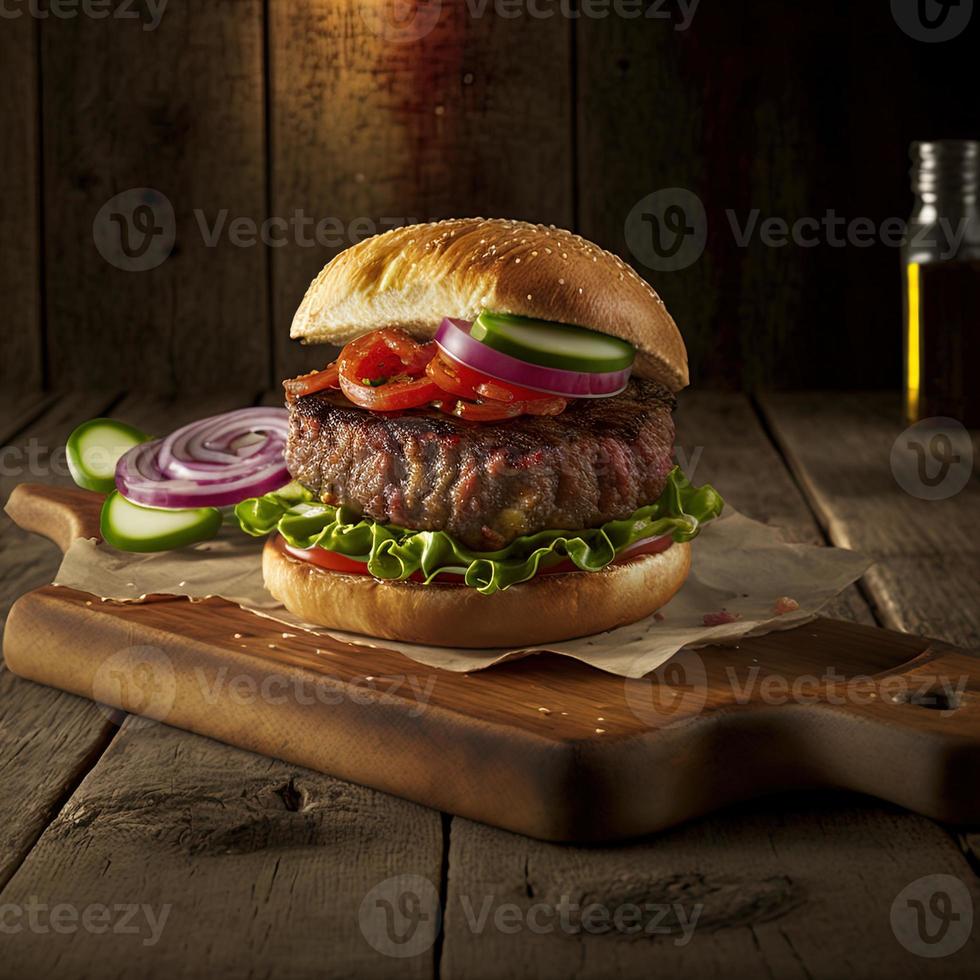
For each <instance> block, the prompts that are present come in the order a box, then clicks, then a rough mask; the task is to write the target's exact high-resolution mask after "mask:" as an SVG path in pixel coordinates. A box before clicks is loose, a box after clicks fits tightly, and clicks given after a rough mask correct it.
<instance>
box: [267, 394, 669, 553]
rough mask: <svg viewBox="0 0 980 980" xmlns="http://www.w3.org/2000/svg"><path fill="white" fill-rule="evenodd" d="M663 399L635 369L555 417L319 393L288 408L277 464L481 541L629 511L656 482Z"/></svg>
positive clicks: (351, 499)
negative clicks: (411, 408) (471, 418)
mask: <svg viewBox="0 0 980 980" xmlns="http://www.w3.org/2000/svg"><path fill="white" fill-rule="evenodd" d="M673 408H674V398H673V395H671V393H670V392H669V391H668V390H667V389H666V388H664V387H663V386H661V385H659V384H656V383H654V382H652V381H644V380H640V379H634V380H632V381H631V382H630V383H629V386H628V387H627V389H626V390H625V391H624V392H623V393H622V394H621V395H616V396H615V397H612V398H598V399H587V400H580V401H573V402H572V403H570V404H569V406H568V408H567V409H565V411H564V412H563V413H562V414H561V415H558V416H555V417H542V416H521V417H520V418H516V419H508V420H505V421H501V422H488V423H473V422H464V421H462V420H461V419H457V418H454V417H452V416H448V415H443V414H440V413H438V412H435V411H428V410H426V411H415V412H406V413H404V414H400V415H379V414H374V413H372V412H368V411H365V410H363V409H360V408H357V407H355V406H354V405H352V404H350V403H349V402H347V401H346V399H344V398H343V397H342V396H339V395H335V394H332V393H318V394H313V395H307V396H305V397H303V398H299V399H297V400H296V401H295V402H293V404H292V405H291V406H290V421H289V440H288V443H287V446H286V462H287V464H288V466H289V471H290V473H291V474H292V476H293V478H294V479H297V480H299V481H300V482H301V483H303V484H304V485H305V486H307V487H309V488H310V489H311V490H313V491H314V492H315V493H316V494H317V495H318V496H319V497H320V498H321V499H322V500H323V501H325V502H326V503H330V504H342V505H344V506H346V507H350V508H352V509H353V510H354V511H355V512H357V513H358V514H362V515H364V516H366V517H370V518H372V519H373V520H375V521H379V522H381V523H386V524H396V525H399V526H401V527H407V528H415V529H418V530H428V531H447V532H448V533H449V534H451V535H452V536H453V537H454V538H456V540H457V541H460V542H462V543H463V544H465V545H467V546H468V547H470V548H474V549H477V550H480V551H490V550H494V549H496V548H501V547H503V546H504V545H505V544H508V543H509V542H510V541H512V540H513V539H514V538H517V537H519V536H520V535H522V534H532V533H534V532H536V531H542V530H547V529H550V528H559V529H567V530H581V529H583V528H589V527H595V526H597V525H599V524H603V523H605V522H606V521H609V520H613V519H615V518H622V517H628V516H629V515H630V514H632V513H633V511H635V510H636V509H637V508H639V507H642V506H644V505H645V504H649V503H652V502H653V501H655V500H656V499H657V498H658V497H659V496H660V494H661V493H662V492H663V489H664V484H665V482H666V478H667V474H668V473H669V472H670V469H671V467H672V465H673V463H672V455H673V446H674V423H673V418H672V416H671V412H672V411H673Z"/></svg>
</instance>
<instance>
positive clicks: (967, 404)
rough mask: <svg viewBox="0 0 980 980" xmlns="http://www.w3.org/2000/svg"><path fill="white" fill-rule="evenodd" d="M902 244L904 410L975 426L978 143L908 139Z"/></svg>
mask: <svg viewBox="0 0 980 980" xmlns="http://www.w3.org/2000/svg"><path fill="white" fill-rule="evenodd" d="M911 157H912V171H911V173H912V191H913V193H914V194H915V207H914V210H913V212H912V218H911V220H910V222H909V228H908V234H907V236H906V242H905V245H904V247H903V250H902V260H903V261H902V268H903V274H904V286H905V385H904V387H905V415H906V419H907V421H909V422H916V421H918V420H919V419H923V418H932V417H935V416H947V417H950V418H954V419H958V420H959V421H960V422H962V423H963V424H964V425H966V426H968V427H980V214H978V211H977V198H978V189H980V142H978V141H976V140H938V141H935V142H930V143H913V144H912V147H911Z"/></svg>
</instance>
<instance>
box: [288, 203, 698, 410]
mask: <svg viewBox="0 0 980 980" xmlns="http://www.w3.org/2000/svg"><path fill="white" fill-rule="evenodd" d="M482 310H492V311H493V312H495V313H513V314H517V315H519V316H528V317H535V318H537V319H541V320H552V321H558V322H560V323H571V324H576V325H578V326H581V327H588V328H589V329H591V330H597V331H599V332H601V333H607V334H611V335H612V336H615V337H620V338H622V339H623V340H625V341H627V342H629V343H631V344H632V345H633V346H634V347H635V348H636V349H637V359H636V364H635V367H634V372H635V373H636V374H637V375H639V376H640V377H647V378H653V379H655V380H657V381H660V382H661V383H663V384H665V385H667V387H669V388H670V389H671V390H672V391H678V390H679V389H681V388H683V387H685V385H687V383H688V372H687V351H686V349H685V347H684V341H683V339H682V338H681V335H680V332H679V331H678V329H677V325H676V324H675V323H674V320H673V318H672V317H671V316H670V314H669V313H668V312H667V309H666V307H665V306H664V304H663V301H662V300H661V299H660V297H659V296H658V295H657V293H656V292H655V291H654V290H653V288H652V287H651V286H650V285H649V284H648V283H646V282H645V281H644V280H643V279H641V278H640V277H639V276H638V275H637V274H636V272H634V271H633V269H632V268H630V266H628V265H627V264H626V263H625V262H623V260H622V259H620V258H619V256H617V255H613V254H612V253H611V252H607V251H605V250H604V249H601V248H599V247H598V246H597V245H593V244H592V243H591V242H589V241H587V240H586V239H584V238H582V237H581V236H579V235H575V234H572V232H569V231H564V230H562V229H559V228H554V227H552V226H546V225H534V224H530V223H528V222H526V221H510V220H504V219H501V218H490V219H486V218H456V219H452V220H448V221H437V222H432V223H430V224H420V225H408V226H406V227H403V228H395V229H393V230H391V231H388V232H385V233H384V234H383V235H376V236H374V237H373V238H368V239H366V240H365V241H363V242H360V243H359V244H357V245H354V246H353V247H351V248H349V249H347V250H346V251H344V252H341V254H340V255H338V256H337V257H336V258H334V259H333V260H332V261H331V262H329V263H328V264H327V265H326V266H325V267H324V269H323V270H322V271H321V273H320V274H319V276H317V278H316V279H315V280H314V281H313V283H312V284H311V285H310V288H309V289H308V290H307V293H306V296H305V297H304V298H303V302H302V303H301V304H300V307H299V309H298V310H297V311H296V316H295V317H294V318H293V324H292V328H291V330H290V336H291V337H293V338H294V339H298V340H301V341H302V342H303V343H307V344H311V343H313V344H315V343H328V344H335V345H338V346H339V345H342V344H345V343H347V342H348V341H350V340H354V339H355V338H356V337H359V336H361V335H362V334H365V333H367V332H368V331H370V330H375V329H377V328H379V327H385V326H398V327H401V328H402V329H404V330H406V331H407V332H408V333H410V334H412V335H413V336H415V337H418V338H420V339H429V338H431V337H432V336H433V335H434V334H435V332H436V329H437V328H438V326H439V324H440V323H441V322H442V319H443V318H444V317H447V316H448V317H455V318H458V319H462V320H473V319H475V318H476V317H477V316H478V315H479V313H480V312H481V311H482Z"/></svg>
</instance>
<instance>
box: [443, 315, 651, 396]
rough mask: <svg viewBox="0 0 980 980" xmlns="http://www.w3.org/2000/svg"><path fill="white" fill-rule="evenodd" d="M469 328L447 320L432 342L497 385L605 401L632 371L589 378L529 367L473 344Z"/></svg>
mask: <svg viewBox="0 0 980 980" xmlns="http://www.w3.org/2000/svg"><path fill="white" fill-rule="evenodd" d="M472 326H473V324H472V323H471V322H470V321H468V320H454V319H452V318H450V317H446V319H445V320H443V321H442V323H441V324H439V329H438V330H437V331H436V335H435V342H436V344H437V345H438V347H439V349H440V350H441V351H443V353H445V354H447V355H448V356H449V357H451V358H453V359H454V360H457V361H459V363H460V364H463V365H465V366H466V367H470V368H473V369H474V370H475V371H482V372H483V373H484V374H489V375H490V377H492V378H497V379H498V380H500V381H509V382H510V383H511V384H515V385H520V387H522V388H531V389H533V390H534V391H544V392H547V393H548V394H551V395H562V396H563V397H565V398H608V397H609V396H610V395H618V394H619V393H620V392H621V391H623V389H625V387H626V383H627V382H628V381H629V378H630V373H631V371H632V368H625V369H624V370H622V371H609V372H604V373H601V374H590V373H587V372H584V371H567V370H565V369H563V368H548V367H541V366H540V365H538V364H528V363H527V362H526V361H522V360H519V359H518V358H516V357H511V356H510V355H509V354H502V353H501V352H500V351H497V350H494V349H493V348H492V347H487V345H486V344H481V343H480V341H478V340H474V339H473V338H472V337H471V336H470V327H472Z"/></svg>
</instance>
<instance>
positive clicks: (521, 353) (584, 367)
mask: <svg viewBox="0 0 980 980" xmlns="http://www.w3.org/2000/svg"><path fill="white" fill-rule="evenodd" d="M470 336H471V337H472V338H473V339H474V340H478V341H480V343H481V344H486V345H487V347H492V348H493V349H494V350H498V351H500V352H501V353H502V354H509V355H510V356H511V357H517V358H519V359H520V360H522V361H526V362H527V363H528V364H539V365H541V366H542V367H551V368H562V369H563V370H565V371H582V372H585V373H587V374H604V373H606V372H609V371H623V370H625V369H626V368H628V367H629V366H630V365H631V364H632V363H633V361H634V360H635V359H636V350H635V349H634V348H633V346H632V345H631V344H627V343H626V341H624V340H620V339H619V338H618V337H610V336H609V335H608V334H604V333H597V332H596V331H595V330H586V329H585V327H575V326H572V325H571V324H568V323H552V322H551V321H549V320H532V319H531V318H530V317H526V316H513V315H511V314H509V313H487V312H483V313H481V314H480V315H479V316H478V317H477V318H476V320H474V321H473V326H472V327H471V328H470Z"/></svg>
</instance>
